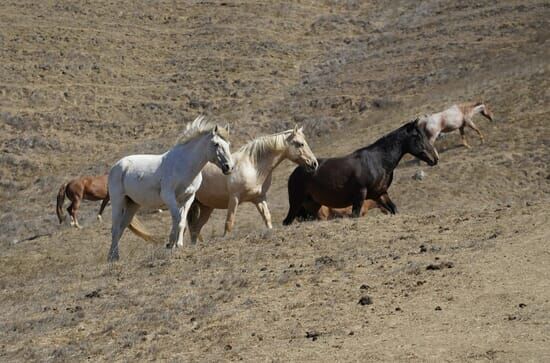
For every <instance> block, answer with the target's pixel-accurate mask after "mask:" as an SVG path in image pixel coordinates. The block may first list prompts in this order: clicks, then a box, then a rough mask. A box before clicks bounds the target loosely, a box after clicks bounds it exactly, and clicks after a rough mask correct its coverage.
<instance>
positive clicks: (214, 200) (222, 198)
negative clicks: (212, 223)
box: [195, 172, 229, 209]
mask: <svg viewBox="0 0 550 363" xmlns="http://www.w3.org/2000/svg"><path fill="white" fill-rule="evenodd" d="M219 174H220V175H217V174H214V175H213V174H210V173H204V172H203V179H202V183H201V186H200V188H199V189H198V190H197V194H196V195H195V198H196V199H197V200H199V201H200V202H201V203H202V204H204V205H206V206H208V207H210V208H215V209H226V208H227V205H228V203H229V192H228V191H227V180H226V176H225V175H223V174H222V173H221V172H220V173H219Z"/></svg>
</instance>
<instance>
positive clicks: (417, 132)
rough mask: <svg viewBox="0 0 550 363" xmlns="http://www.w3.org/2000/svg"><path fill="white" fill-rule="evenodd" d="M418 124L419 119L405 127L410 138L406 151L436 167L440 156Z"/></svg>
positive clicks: (408, 138) (407, 141) (407, 139)
mask: <svg viewBox="0 0 550 363" xmlns="http://www.w3.org/2000/svg"><path fill="white" fill-rule="evenodd" d="M418 122H419V119H418V118H417V119H416V120H414V121H411V122H409V123H408V124H406V125H405V129H406V131H407V136H408V137H407V138H406V141H405V143H406V145H405V148H406V151H407V152H408V153H410V154H412V155H414V156H416V157H417V158H419V159H420V160H422V161H425V162H426V163H427V164H428V165H430V166H434V165H436V164H437V162H438V160H439V154H438V153H437V150H436V149H435V147H433V145H432V144H431V143H430V140H429V139H428V136H427V135H426V133H425V132H424V130H423V128H422V127H421V126H419V124H418Z"/></svg>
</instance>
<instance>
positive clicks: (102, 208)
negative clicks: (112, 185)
mask: <svg viewBox="0 0 550 363" xmlns="http://www.w3.org/2000/svg"><path fill="white" fill-rule="evenodd" d="M107 203H109V196H108V195H107V197H105V199H103V202H101V207H99V213H97V219H99V221H100V222H103V218H101V215H102V214H103V210H104V209H105V207H106V206H107Z"/></svg>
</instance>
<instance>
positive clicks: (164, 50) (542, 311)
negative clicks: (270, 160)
mask: <svg viewBox="0 0 550 363" xmlns="http://www.w3.org/2000/svg"><path fill="white" fill-rule="evenodd" d="M0 10H1V11H0V43H1V44H2V52H0V60H1V62H0V80H1V81H0V145H1V148H0V202H1V203H0V247H1V248H0V251H1V252H0V348H1V349H0V360H2V361H10V362H14V361H25V362H27V361H41V362H42V361H82V360H91V361H113V360H130V361H141V360H162V361H218V360H225V361H236V360H241V359H242V360H244V361H285V362H286V361H334V360H338V361H405V360H406V361H430V360H435V361H469V360H498V361H544V360H547V357H548V356H549V355H550V348H549V344H548V330H547V326H548V325H549V324H550V320H549V317H548V313H547V312H548V311H550V306H549V301H550V289H549V288H548V281H550V276H549V274H550V269H549V267H548V241H550V223H549V222H550V220H549V214H548V207H549V206H550V198H549V196H550V179H549V175H550V171H549V170H548V164H549V163H548V145H549V140H550V131H549V130H550V129H549V127H548V121H547V120H548V118H549V116H550V109H549V108H548V102H547V100H546V99H547V96H548V88H549V87H548V80H549V74H548V68H547V63H548V56H549V54H548V46H547V33H548V30H547V29H548V24H547V19H548V14H549V7H548V4H546V3H544V2H542V1H528V2H525V1H523V2H520V1H513V0H507V1H504V2H502V1H501V2H496V3H492V2H475V1H474V2H453V1H447V0H443V1H426V2H422V4H417V3H415V2H406V1H400V0H395V1H390V2H388V1H368V2H365V1H332V0H331V1H323V2H295V1H284V2H279V1H274V2H254V1H247V2H240V1H237V2H191V1H188V2H187V1H186V2H183V3H181V2H175V3H174V2H165V3H158V2H155V3H149V2H141V3H139V4H137V3H135V2H129V1H119V2H112V3H105V2H98V3H94V4H93V6H92V5H90V4H88V3H85V2H82V3H81V2H71V3H70V4H69V3H68V2H63V1H62V2H57V3H56V4H52V3H51V2H47V1H46V2H36V1H34V2H32V1H18V2H10V3H7V2H5V3H2V4H1V5H0ZM471 99H481V100H484V101H489V102H490V104H491V105H492V106H493V111H494V113H495V116H496V118H497V119H498V120H500V122H495V123H488V122H485V121H480V126H481V127H482V128H483V131H484V134H486V136H487V142H486V143H485V144H484V145H480V144H478V143H477V142H476V141H477V140H475V139H474V138H472V143H473V145H472V146H474V145H475V147H474V148H472V150H465V149H463V148H461V147H457V145H459V144H460V139H459V136H458V135H450V136H448V137H446V138H444V139H441V140H438V141H437V145H438V149H439V150H440V155H441V160H440V164H439V165H438V166H437V167H434V168H432V169H430V170H429V176H428V177H426V178H424V179H423V180H422V181H421V182H418V181H416V180H413V178H411V176H412V175H414V174H415V172H416V171H417V170H419V166H418V164H416V162H411V161H410V160H404V161H403V162H402V164H401V166H400V167H399V168H398V169H397V170H396V175H395V179H394V183H393V185H392V199H393V200H394V202H395V203H396V205H397V207H398V208H399V211H400V213H399V214H397V215H395V216H391V217H390V216H387V215H383V214H381V213H380V212H379V211H376V210H373V211H371V212H369V214H368V215H367V217H366V218H362V219H359V220H351V219H338V220H333V221H329V222H304V223H295V224H294V225H292V226H290V227H287V228H283V227H282V226H281V221H282V219H283V217H284V215H285V214H286V211H287V207H288V205H287V192H286V179H287V177H288V175H289V173H290V170H291V169H292V168H293V166H292V165H291V164H290V163H284V164H282V165H281V167H280V168H278V169H277V170H276V172H275V174H274V177H273V186H272V188H271V190H270V193H269V194H268V198H269V203H270V209H271V212H272V214H273V221H274V224H275V229H274V230H273V231H271V232H266V231H265V230H264V229H263V222H262V221H261V219H260V218H259V217H258V214H257V211H256V210H255V209H254V207H253V206H247V205H243V206H242V208H239V212H238V213H239V216H238V225H237V227H236V228H237V229H236V231H235V233H234V235H233V236H232V237H231V238H227V239H223V238H221V237H220V236H221V233H222V230H223V218H224V213H223V212H220V213H214V216H213V218H212V220H211V221H210V222H209V224H207V225H206V227H205V229H204V230H203V234H204V235H207V236H208V239H207V240H208V242H206V243H200V242H199V243H198V244H197V245H196V246H191V245H189V244H186V245H185V247H184V248H183V249H181V250H178V251H176V252H173V253H171V252H169V251H166V250H165V249H164V248H163V247H161V246H153V245H148V244H146V243H145V242H143V241H140V240H138V239H137V238H136V237H134V236H132V235H131V234H129V233H127V234H125V235H124V236H123V238H122V241H121V254H122V262H120V263H117V264H114V265H109V264H107V263H106V259H107V251H108V247H109V244H110V232H109V228H110V217H107V216H106V218H105V222H104V223H103V224H100V223H99V222H97V221H96V220H95V214H96V212H97V208H98V207H99V204H97V205H96V204H93V206H92V204H91V203H84V204H83V205H82V207H81V209H80V212H81V214H80V215H81V219H80V221H81V223H82V225H83V226H84V229H83V230H82V231H76V230H73V229H71V228H69V227H68V226H67V225H62V226H59V225H58V222H57V221H56V217H55V209H54V205H55V195H56V193H57V189H58V188H59V185H60V184H61V183H62V182H63V181H67V180H69V179H71V178H73V177H76V176H81V175H86V174H91V175H99V174H102V173H104V172H105V171H107V170H108V168H109V167H110V166H111V165H112V164H113V162H114V161H116V160H118V159H119V158H120V157H121V156H124V155H127V154H131V153H160V152H163V151H164V150H166V149H168V148H169V147H170V146H171V145H172V144H173V143H174V141H175V139H176V137H177V135H178V134H179V133H180V131H181V130H182V128H183V123H184V122H186V121H191V120H192V119H194V118H195V117H196V116H197V115H198V114H199V113H206V114H208V115H209V116H211V117H212V118H214V119H215V120H216V121H219V122H220V123H222V124H223V123H225V122H229V123H230V124H231V139H232V148H233V149H236V148H238V147H239V146H240V145H242V144H243V143H244V142H246V141H248V140H250V139H251V138H252V137H254V136H258V135H260V134H266V133H271V132H275V131H280V130H283V129H287V128H289V127H291V126H294V123H296V122H298V123H301V124H304V125H306V128H305V131H306V133H307V134H308V135H307V136H308V141H309V140H312V141H311V142H310V144H311V146H312V149H313V151H314V152H315V153H316V155H317V156H318V157H326V156H335V155H342V154H344V153H347V152H349V151H351V150H354V149H356V148H359V147H362V146H365V145H368V144H369V143H371V142H373V141H374V140H376V139H377V138H378V137H380V136H381V135H383V134H385V133H387V132H388V131H390V130H392V129H395V128H396V127H397V126H399V125H401V124H402V123H404V122H405V121H408V120H410V119H412V118H413V117H415V116H417V115H421V114H425V113H429V112H436V111H439V110H442V109H444V108H445V107H446V106H449V105H450V104H451V103H454V102H458V101H465V100H471ZM420 168H423V167H422V166H420ZM109 212H110V209H109V208H108V209H107V213H106V214H109ZM142 219H143V220H144V223H145V224H146V225H147V227H148V228H149V229H150V230H151V231H152V232H153V233H155V234H160V235H165V236H167V235H168V230H169V226H170V223H171V221H170V216H169V215H168V214H167V213H155V214H147V212H144V215H143V218H142ZM186 241H188V238H186ZM366 297H368V298H369V299H370V300H369V302H370V304H369V303H366V304H364V305H363V304H361V303H358V302H360V301H363V298H366ZM364 302H367V300H364Z"/></svg>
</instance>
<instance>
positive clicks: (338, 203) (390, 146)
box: [283, 119, 439, 225]
mask: <svg viewBox="0 0 550 363" xmlns="http://www.w3.org/2000/svg"><path fill="white" fill-rule="evenodd" d="M405 154H412V155H414V156H416V157H417V158H419V159H421V160H423V161H425V162H426V163H428V165H431V166H433V165H436V164H437V162H438V159H439V156H438V154H437V151H436V150H435V148H434V147H433V146H432V145H431V144H430V142H429V140H428V137H427V135H426V133H425V132H424V130H423V129H422V128H420V127H419V125H418V119H416V120H414V121H410V122H408V123H406V124H405V125H403V126H401V127H400V128H398V129H397V130H394V131H392V132H390V133H389V134H387V135H386V136H383V137H382V138H380V139H379V140H378V141H376V142H375V143H374V144H372V145H370V146H367V147H364V148H362V149H359V150H356V151H354V152H352V153H351V154H349V155H346V156H343V157H339V158H329V159H319V167H318V168H317V170H316V171H315V172H314V173H311V172H309V171H308V170H306V168H304V167H302V166H298V167H297V168H296V169H294V171H293V172H292V174H291V175H290V177H289V179H288V199H289V210H288V214H287V216H286V218H285V220H284V221H283V224H284V225H289V224H291V223H292V222H293V221H294V219H295V218H296V217H299V216H300V215H301V214H302V213H303V211H304V210H306V211H308V212H309V213H312V214H313V215H316V214H317V212H318V211H319V209H320V208H321V206H322V205H325V206H328V207H331V208H347V207H348V206H350V205H351V206H352V217H359V216H360V213H361V208H362V207H363V203H364V201H365V200H366V199H372V200H374V201H376V203H377V204H380V205H381V206H382V207H383V208H384V209H386V210H387V211H388V212H390V213H392V214H395V213H397V207H396V206H395V204H393V202H392V201H391V200H390V197H389V196H388V188H389V187H390V185H391V182H392V180H393V170H394V169H395V168H396V167H397V164H399V161H400V160H401V158H402V157H403V155H405Z"/></svg>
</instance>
